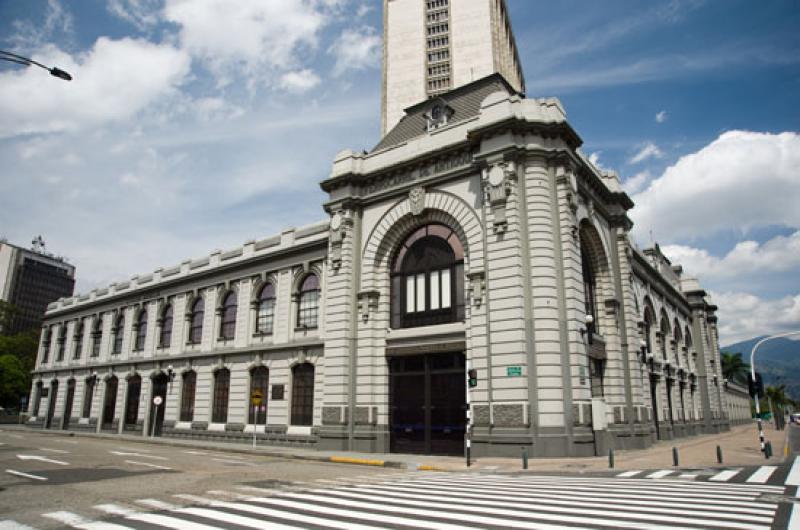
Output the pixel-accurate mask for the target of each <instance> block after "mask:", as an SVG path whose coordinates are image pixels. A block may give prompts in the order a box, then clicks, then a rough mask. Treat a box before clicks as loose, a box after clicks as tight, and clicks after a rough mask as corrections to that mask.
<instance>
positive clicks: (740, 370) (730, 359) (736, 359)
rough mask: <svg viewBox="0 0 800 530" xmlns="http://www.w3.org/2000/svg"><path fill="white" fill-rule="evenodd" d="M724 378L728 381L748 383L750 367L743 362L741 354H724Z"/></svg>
mask: <svg viewBox="0 0 800 530" xmlns="http://www.w3.org/2000/svg"><path fill="white" fill-rule="evenodd" d="M720 357H721V358H720V360H721V362H722V377H724V378H725V379H727V380H728V381H741V382H745V381H747V373H748V372H749V371H750V365H749V364H747V363H746V362H744V361H743V360H742V354H741V353H730V352H726V351H724V352H722V355H721V356H720Z"/></svg>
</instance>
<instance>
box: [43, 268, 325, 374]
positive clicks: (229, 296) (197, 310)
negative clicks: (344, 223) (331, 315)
mask: <svg viewBox="0 0 800 530" xmlns="http://www.w3.org/2000/svg"><path fill="white" fill-rule="evenodd" d="M296 297H297V327H298V328H301V329H315V328H317V327H318V324H319V303H320V298H321V296H320V282H319V277H318V276H317V275H316V274H314V273H311V274H307V275H306V276H305V277H304V278H303V280H302V282H301V283H300V288H299V290H298V293H297V295H296ZM238 305H239V304H238V295H237V293H236V291H234V290H231V291H228V292H227V293H226V294H225V296H224V297H223V299H222V303H221V304H220V305H219V309H218V314H219V316H220V319H219V330H218V338H219V339H221V340H231V339H233V338H234V336H235V333H236V324H237V323H236V319H237V310H238ZM276 305H277V304H276V291H275V285H274V284H273V283H271V282H268V283H265V284H264V285H263V286H262V287H261V288H260V289H259V291H258V295H257V296H256V297H255V299H254V301H253V308H254V309H255V312H256V315H255V317H256V318H255V334H257V335H270V334H272V332H273V329H274V325H275V311H276ZM186 319H187V322H188V334H187V343H188V344H200V342H201V341H202V338H203V323H204V319H205V300H204V299H203V297H198V298H197V299H195V300H194V302H193V303H192V304H191V306H190V308H189V311H188V312H187V314H186ZM173 320H174V309H173V305H172V304H171V303H170V304H167V305H166V307H164V309H163V310H162V311H161V315H160V318H159V319H158V321H157V322H158V342H157V347H158V348H162V349H163V348H169V347H170V345H171V343H172V330H173ZM147 323H148V312H147V309H142V310H140V311H139V312H138V314H137V316H136V321H135V322H134V325H133V330H134V336H133V339H134V341H133V351H141V350H143V349H144V347H145V341H146V340H147ZM102 325H103V323H102V319H101V318H96V319H95V321H94V324H93V326H92V336H91V340H92V348H91V354H90V355H91V357H99V355H100V346H101V342H102V336H103V330H102ZM124 330H125V315H124V314H120V315H119V316H118V317H117V318H116V320H114V323H113V325H112V328H111V335H112V339H111V354H112V355H117V354H120V353H122V341H123V337H124ZM52 335H53V333H52V329H51V328H47V329H45V331H44V335H43V337H42V343H43V353H42V364H45V363H47V362H48V358H49V355H50V350H51V343H52ZM83 336H84V323H83V321H80V322H79V323H78V324H77V326H76V327H75V334H74V339H73V352H74V353H73V359H75V360H78V359H80V357H81V352H82V351H83ZM66 338H67V326H66V324H64V325H61V326H60V330H59V334H58V350H57V354H56V361H57V362H61V361H63V360H64V349H65V345H66Z"/></svg>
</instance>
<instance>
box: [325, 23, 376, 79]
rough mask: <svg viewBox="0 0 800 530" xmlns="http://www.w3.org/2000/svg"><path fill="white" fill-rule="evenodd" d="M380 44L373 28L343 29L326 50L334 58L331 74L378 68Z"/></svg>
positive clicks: (336, 74)
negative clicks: (334, 62)
mask: <svg viewBox="0 0 800 530" xmlns="http://www.w3.org/2000/svg"><path fill="white" fill-rule="evenodd" d="M381 42H382V40H381V37H380V35H378V33H377V32H376V31H375V29H374V28H371V27H363V28H360V29H345V30H344V31H342V34H341V35H339V38H338V39H336V41H335V42H334V43H333V44H332V45H331V47H330V48H329V49H328V53H330V54H332V55H333V56H334V57H336V64H335V65H334V67H333V74H334V75H335V76H338V75H341V74H343V73H344V72H346V71H347V70H363V69H366V68H380V66H381V51H382V48H381V46H382V45H381Z"/></svg>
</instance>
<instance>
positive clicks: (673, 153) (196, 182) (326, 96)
mask: <svg viewBox="0 0 800 530" xmlns="http://www.w3.org/2000/svg"><path fill="white" fill-rule="evenodd" d="M508 4H509V9H510V12H511V19H512V24H513V27H514V30H515V33H516V39H517V44H518V47H519V50H520V56H521V60H522V62H523V68H524V70H525V75H526V79H527V89H528V96H529V97H545V96H556V97H558V98H559V99H560V100H561V101H562V103H563V104H564V106H565V107H566V110H567V114H568V117H569V120H570V122H571V123H572V125H573V126H574V127H575V129H576V130H577V131H578V133H579V134H580V135H581V137H582V138H583V140H584V146H583V151H584V152H585V153H586V154H587V155H589V156H590V157H591V158H592V160H594V161H595V163H596V164H597V165H598V166H600V167H602V168H607V169H613V170H615V171H617V172H618V173H619V174H620V176H621V178H622V180H623V183H624V185H625V187H626V189H627V190H628V192H629V193H630V195H631V196H632V198H633V199H634V201H635V202H636V204H637V206H636V208H634V210H633V211H632V212H631V217H632V218H633V220H634V222H635V223H636V228H635V230H634V237H635V239H636V241H637V242H638V243H639V244H640V245H641V246H648V245H649V244H650V243H651V241H656V242H658V243H659V244H660V245H661V246H662V248H663V249H664V251H665V252H666V253H667V254H668V255H669V256H670V257H672V258H673V260H674V261H676V262H680V263H682V264H683V265H684V268H685V269H686V270H687V271H688V272H689V273H691V274H697V275H699V276H700V278H701V281H702V282H703V284H704V285H705V286H706V288H707V289H708V290H709V291H710V292H711V293H712V296H713V299H714V301H715V302H717V303H718V304H719V305H720V325H721V332H722V341H723V343H725V342H732V341H734V340H739V339H742V338H748V337H751V336H754V335H761V334H764V333H769V332H777V331H783V330H787V329H800V280H798V278H800V207H799V206H800V169H798V168H800V134H799V132H800V36H798V35H800V32H798V31H797V29H796V28H797V27H800V6H798V3H797V2H796V1H788V0H787V1H775V2H751V1H736V0H730V1H724V2H723V1H706V2H704V1H673V2H662V3H656V2H644V1H619V0H615V1H609V2H589V1H588V0H587V1H582V2H579V1H560V2H546V1H534V0H509V1H508ZM381 5H382V2H380V1H378V0H237V1H236V2H225V1H223V0H206V1H199V0H197V1H189V0H108V1H101V0H84V1H81V2H66V1H64V0H0V49H4V50H10V51H15V52H17V53H22V54H27V55H28V56H33V57H35V58H36V59H38V60H40V61H41V62H44V63H47V64H54V65H59V66H60V67H62V68H64V69H66V70H68V71H69V72H71V73H72V74H73V75H74V76H75V80H74V81H72V82H71V83H65V82H63V81H60V80H58V79H55V78H51V77H50V76H48V75H47V74H46V73H45V72H43V71H41V70H38V69H36V70H34V69H24V68H21V67H16V66H15V65H12V64H11V63H0V161H1V162H2V164H1V165H0V190H2V193H0V237H1V236H5V237H6V238H8V239H9V240H10V241H11V242H14V243H17V244H22V245H27V244H28V242H29V241H30V240H31V239H32V238H33V237H34V236H35V235H38V234H42V235H43V237H44V239H45V241H46V242H47V244H48V249H49V250H50V251H51V252H54V253H56V254H63V255H65V256H67V257H68V258H69V259H70V261H72V262H73V263H74V264H75V265H76V266H77V269H78V290H80V291H86V290H89V289H91V288H94V287H98V286H102V285H105V284H108V283H110V282H112V281H116V280H121V279H124V278H127V277H130V276H132V275H134V274H139V273H145V272H148V271H151V270H153V269H155V268H157V267H160V266H169V265H172V264H176V263H178V262H180V261H182V260H184V259H187V258H190V257H198V256H202V255H205V254H207V253H208V252H210V251H211V250H214V249H217V248H221V249H226V248H231V247H234V246H236V245H239V244H241V243H242V242H244V241H246V240H248V239H252V238H261V237H264V236H266V235H269V234H272V233H275V232H277V231H279V230H281V229H282V228H285V227H287V226H290V225H302V224H306V223H311V222H314V221H317V220H320V219H322V218H323V217H324V212H323V211H322V209H321V206H320V205H321V203H322V201H323V200H324V195H323V193H322V192H321V191H320V190H319V187H318V185H317V184H318V182H319V181H320V180H322V179H323V178H325V177H326V175H327V174H328V171H329V168H330V163H331V160H332V159H333V156H334V155H335V154H336V153H337V152H338V151H339V150H341V149H343V148H353V149H362V148H366V149H368V148H370V147H372V146H373V145H374V144H375V143H377V141H378V134H379V126H380V57H381V21H382V18H381V17H382V14H381Z"/></svg>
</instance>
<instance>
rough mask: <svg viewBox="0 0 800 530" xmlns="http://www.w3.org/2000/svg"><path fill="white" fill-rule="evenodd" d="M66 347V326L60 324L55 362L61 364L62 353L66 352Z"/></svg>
mask: <svg viewBox="0 0 800 530" xmlns="http://www.w3.org/2000/svg"><path fill="white" fill-rule="evenodd" d="M66 347H67V324H66V323H64V324H61V328H60V329H59V331H58V354H57V356H56V362H61V361H63V360H64V352H65V351H66V350H65V348H66Z"/></svg>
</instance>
